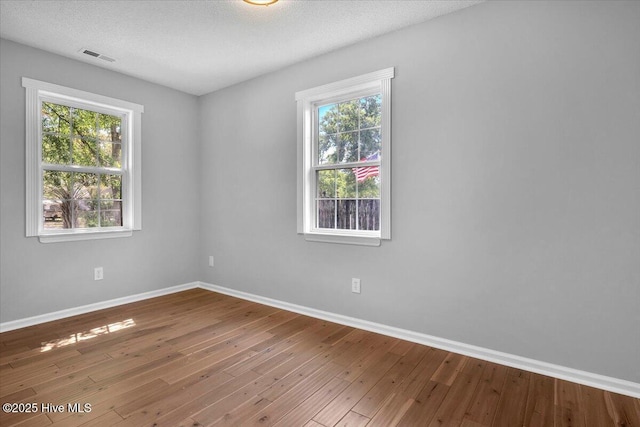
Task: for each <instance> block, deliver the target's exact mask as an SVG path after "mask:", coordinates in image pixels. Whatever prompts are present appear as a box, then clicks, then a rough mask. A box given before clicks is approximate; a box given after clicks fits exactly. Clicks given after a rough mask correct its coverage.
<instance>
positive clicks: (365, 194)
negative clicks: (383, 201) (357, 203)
mask: <svg viewBox="0 0 640 427" xmlns="http://www.w3.org/2000/svg"><path fill="white" fill-rule="evenodd" d="M358 197H359V198H360V199H379V198H380V177H379V176H377V175H376V176H370V177H368V178H367V179H365V180H364V181H361V182H358Z"/></svg>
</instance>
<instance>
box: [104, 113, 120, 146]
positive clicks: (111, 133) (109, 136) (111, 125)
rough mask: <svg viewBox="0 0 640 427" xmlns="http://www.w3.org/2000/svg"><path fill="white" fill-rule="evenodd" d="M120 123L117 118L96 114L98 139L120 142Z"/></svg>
mask: <svg viewBox="0 0 640 427" xmlns="http://www.w3.org/2000/svg"><path fill="white" fill-rule="evenodd" d="M121 122H122V119H121V118H120V117H118V116H110V115H107V114H98V138H100V139H101V140H103V141H111V142H122V135H121V133H120V126H121Z"/></svg>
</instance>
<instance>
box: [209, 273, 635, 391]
mask: <svg viewBox="0 0 640 427" xmlns="http://www.w3.org/2000/svg"><path fill="white" fill-rule="evenodd" d="M199 287H201V288H202V289H207V290H210V291H213V292H218V293H221V294H226V295H230V296H234V297H238V298H242V299H245V300H249V301H254V302H258V303H260V304H264V305H269V306H272V307H277V308H281V309H283V310H288V311H293V312H295V313H300V314H304V315H306V316H311V317H315V318H318V319H323V320H327V321H330V322H333V323H339V324H341V325H347V326H351V327H354V328H358V329H364V330H367V331H371V332H376V333H379V334H383V335H388V336H391V337H395V338H399V339H403V340H406V341H411V342H415V343H418V344H423V345H427V346H430V347H435V348H439V349H442V350H446V351H451V352H453V353H458V354H463V355H465V356H469V357H474V358H476V359H482V360H486V361H489V362H494V363H499V364H501V365H505V366H510V367H513V368H517V369H522V370H525V371H529V372H535V373H537V374H542V375H547V376H550V377H554V378H558V379H562V380H566V381H571V382H574V383H578V384H583V385H587V386H590V387H595V388H599V389H602V390H608V391H611V392H614V393H620V394H624V395H626V396H631V397H635V398H640V384H638V383H634V382H631V381H626V380H621V379H618V378H613V377H607V376H604V375H599V374H594V373H591V372H586V371H581V370H578V369H573V368H568V367H566V366H560V365H555V364H552V363H547V362H541V361H539V360H534V359H529V358H526V357H521V356H516V355H513V354H509V353H503V352H500V351H495V350H491V349H487V348H483V347H478V346H475V345H469V344H465V343H461V342H457V341H451V340H448V339H444V338H439V337H434V336H432V335H427V334H423V333H420V332H414V331H409V330H406V329H400V328H395V327H393V326H387V325H383V324H380V323H374V322H369V321H367V320H362V319H356V318H354V317H349V316H343V315H341V314H335V313H330V312H327V311H322V310H316V309H314V308H309V307H304V306H301V305H296V304H291V303H288V302H284V301H279V300H274V299H271V298H266V297H262V296H259V295H254V294H250V293H247V292H242V291H237V290H235V289H229V288H225V287H222V286H217V285H212V284H209V283H203V282H200V283H199Z"/></svg>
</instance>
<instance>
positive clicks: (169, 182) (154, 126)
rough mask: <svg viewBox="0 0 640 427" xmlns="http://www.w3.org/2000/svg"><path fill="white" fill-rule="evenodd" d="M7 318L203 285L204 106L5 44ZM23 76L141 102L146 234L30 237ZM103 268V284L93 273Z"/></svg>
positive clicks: (3, 255) (2, 255)
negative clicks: (57, 238)
mask: <svg viewBox="0 0 640 427" xmlns="http://www.w3.org/2000/svg"><path fill="white" fill-rule="evenodd" d="M0 43H1V44H0V67H1V68H0V78H1V80H0V88H1V90H2V96H1V97H0V98H1V102H0V107H1V111H0V123H1V129H2V130H1V133H0V141H1V143H0V161H1V163H0V165H1V170H0V176H1V186H0V200H1V202H2V203H1V207H0V218H1V219H2V221H1V228H0V232H1V236H2V239H1V242H2V243H1V244H0V260H1V264H0V270H1V272H0V296H1V298H0V314H1V316H0V321H2V322H7V321H11V320H16V319H22V318H26V317H30V316H34V315H39V314H45V313H50V312H53V311H57V310H63V309H67V308H72V307H78V306H82V305H86V304H91V303H95V302H101V301H105V300H109V299H113V298H118V297H123V296H128V295H133V294H137V293H141V292H147V291H151V290H155V289H162V288H166V287H169V286H174V285H178V284H183V283H187V282H191V281H194V280H197V278H198V277H197V276H198V264H197V257H198V255H197V251H198V247H197V242H198V234H197V233H198V221H199V211H198V210H199V204H200V184H199V180H198V177H199V176H198V167H199V162H198V148H199V147H198V143H197V141H198V139H199V128H198V100H197V98H196V97H195V96H192V95H187V94H184V93H181V92H178V91H175V90H171V89H167V88H164V87H161V86H157V85H154V84H151V83H147V82H143V81H141V80H138V79H135V78H131V77H127V76H124V75H122V74H117V73H114V72H110V71H108V70H105V69H102V68H98V67H94V66H91V65H88V64H84V63H81V62H78V61H73V60H70V59H66V58H62V57H60V56H57V55H52V54H49V53H46V52H43V51H40V50H36V49H32V48H29V47H26V46H23V45H19V44H16V43H12V42H9V41H6V40H1V41H0ZM23 76H26V77H30V78H34V79H38V80H44V81H47V82H51V83H56V84H60V85H64V86H69V87H73V88H76V89H81V90H86V91H90V92H94V93H98V94H101V95H106V96H111V97H115V98H120V99H124V100H127V101H131V102H136V103H139V104H142V105H144V108H145V112H144V114H143V115H142V134H143V141H142V144H143V145H142V156H143V158H142V192H143V212H142V214H143V216H142V226H143V230H142V231H139V232H134V235H133V236H132V237H128V238H122V239H107V240H95V241H87V242H66V243H50V244H42V243H39V242H38V239H37V238H33V237H32V238H26V237H25V148H24V147H25V135H24V134H25V131H24V129H25V95H24V88H22V85H21V77H23ZM97 266H103V267H104V280H102V281H94V280H93V268H94V267H97Z"/></svg>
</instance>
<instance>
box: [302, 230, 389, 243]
mask: <svg viewBox="0 0 640 427" xmlns="http://www.w3.org/2000/svg"><path fill="white" fill-rule="evenodd" d="M304 238H305V240H306V241H308V242H321V243H338V244H342V245H358V246H380V243H381V239H380V238H379V237H369V236H367V237H364V236H349V235H344V234H320V233H305V234H304Z"/></svg>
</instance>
